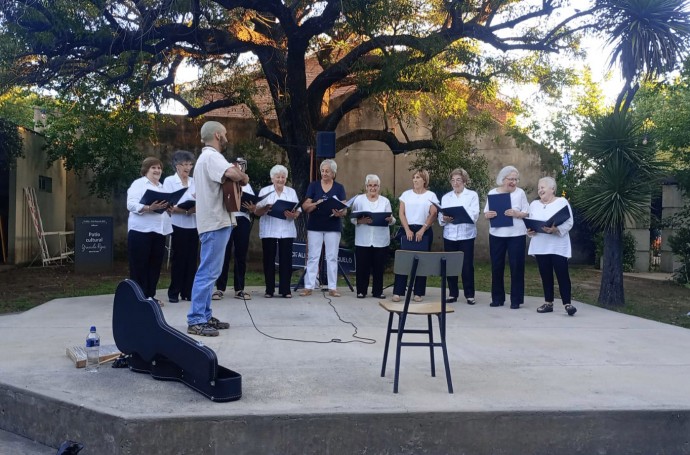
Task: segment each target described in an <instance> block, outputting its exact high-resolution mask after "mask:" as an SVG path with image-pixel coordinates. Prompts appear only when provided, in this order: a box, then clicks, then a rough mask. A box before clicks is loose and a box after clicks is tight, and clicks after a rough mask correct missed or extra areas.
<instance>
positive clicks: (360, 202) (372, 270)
mask: <svg viewBox="0 0 690 455" xmlns="http://www.w3.org/2000/svg"><path fill="white" fill-rule="evenodd" d="M364 185H365V186H366V193H365V194H361V195H359V196H357V198H355V200H354V202H353V204H352V212H353V213H354V212H372V213H375V212H378V213H381V212H391V211H392V209H391V202H390V201H389V200H388V198H386V197H385V196H381V194H380V191H381V179H380V178H379V177H378V175H375V174H369V175H367V176H366V177H365V178H364ZM386 220H387V221H388V226H390V225H391V224H394V223H395V218H394V217H393V215H392V213H391V216H389V217H388V218H386ZM350 221H351V222H352V224H354V225H355V258H356V261H357V272H356V278H357V298H358V299H363V298H364V297H366V295H367V288H368V287H369V275H371V276H372V284H371V295H372V297H376V298H379V299H385V298H386V296H385V295H384V294H383V272H384V269H385V268H386V261H387V260H388V246H389V245H390V243H391V235H390V229H389V227H388V226H371V225H370V224H371V222H372V219H371V218H370V217H360V218H350Z"/></svg>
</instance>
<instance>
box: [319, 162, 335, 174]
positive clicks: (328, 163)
mask: <svg viewBox="0 0 690 455" xmlns="http://www.w3.org/2000/svg"><path fill="white" fill-rule="evenodd" d="M324 164H327V165H328V167H329V168H331V171H333V175H334V176H335V175H336V174H337V173H338V163H336V162H335V160H332V159H330V158H329V159H327V160H323V161H322V162H321V165H320V166H319V171H320V170H321V168H322V167H323V165H324Z"/></svg>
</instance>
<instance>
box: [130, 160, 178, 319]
mask: <svg viewBox="0 0 690 455" xmlns="http://www.w3.org/2000/svg"><path fill="white" fill-rule="evenodd" d="M162 174H163V164H162V163H161V160H159V159H158V158H154V157H148V158H145V159H144V161H143V163H142V164H141V175H142V177H141V178H138V179H136V180H135V181H134V182H132V185H131V186H130V187H129V189H128V190H127V210H129V219H128V222H127V256H128V258H129V277H130V278H131V279H132V280H133V281H135V282H136V283H137V284H138V285H139V286H140V287H141V290H142V291H143V293H144V296H145V297H147V298H151V299H153V300H155V301H156V302H157V303H158V304H159V305H161V306H162V305H163V302H161V301H160V300H158V299H156V298H155V297H156V286H157V285H158V279H159V278H160V275H161V266H162V265H163V257H164V255H165V236H166V235H168V234H170V233H171V232H172V225H171V223H170V215H169V214H168V213H167V212H166V209H167V208H168V203H167V202H166V201H155V202H153V203H152V204H151V205H144V204H141V203H140V202H139V201H140V200H141V197H142V196H143V195H144V193H146V190H154V191H158V192H161V193H163V192H165V190H164V189H163V185H162V184H161V182H160V179H161V175H162ZM158 212H161V213H158Z"/></svg>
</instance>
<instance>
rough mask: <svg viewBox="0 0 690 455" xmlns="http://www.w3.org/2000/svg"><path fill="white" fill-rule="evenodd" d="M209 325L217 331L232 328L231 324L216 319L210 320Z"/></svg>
mask: <svg viewBox="0 0 690 455" xmlns="http://www.w3.org/2000/svg"><path fill="white" fill-rule="evenodd" d="M207 324H208V325H209V326H211V327H213V328H214V329H216V330H225V329H229V328H230V324H228V323H227V322H221V321H219V320H218V319H216V318H214V317H212V318H211V319H209V320H208V322H207Z"/></svg>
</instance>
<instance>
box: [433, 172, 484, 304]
mask: <svg viewBox="0 0 690 455" xmlns="http://www.w3.org/2000/svg"><path fill="white" fill-rule="evenodd" d="M469 181H470V176H469V175H468V174H467V171H465V170H464V169H460V168H458V169H453V170H452V171H451V172H450V184H451V186H452V187H453V191H450V192H448V193H446V194H445V195H443V197H442V198H441V207H443V208H444V209H445V208H447V207H459V206H462V207H464V208H465V211H466V212H467V214H468V215H469V216H470V218H471V219H472V221H473V223H472V224H468V223H462V224H453V218H452V217H450V216H446V215H444V214H442V213H439V214H438V222H439V224H440V225H441V226H443V250H444V251H462V252H463V259H462V290H463V294H464V295H465V299H467V303H468V304H469V305H474V303H475V300H474V239H475V238H476V237H477V224H476V223H477V218H479V196H478V195H477V193H476V192H475V191H472V190H470V189H468V188H466V187H465V185H466V184H467V183H469ZM447 281H448V293H449V295H450V298H449V299H448V302H449V303H453V302H456V301H457V300H458V296H459V295H460V291H459V289H458V277H457V276H453V277H449V278H448V280H447Z"/></svg>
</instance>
